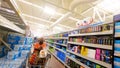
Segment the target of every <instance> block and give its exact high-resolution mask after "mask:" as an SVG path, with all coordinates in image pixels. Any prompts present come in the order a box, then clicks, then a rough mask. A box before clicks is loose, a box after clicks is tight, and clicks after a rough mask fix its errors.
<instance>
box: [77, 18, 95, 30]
mask: <svg viewBox="0 0 120 68" xmlns="http://www.w3.org/2000/svg"><path fill="white" fill-rule="evenodd" d="M93 22H94V19H93V18H92V17H87V18H85V19H84V20H81V21H79V22H77V23H76V26H77V28H79V27H81V26H87V25H90V24H92V23H93Z"/></svg>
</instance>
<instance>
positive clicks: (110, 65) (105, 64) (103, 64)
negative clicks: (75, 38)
mask: <svg viewBox="0 0 120 68" xmlns="http://www.w3.org/2000/svg"><path fill="white" fill-rule="evenodd" d="M67 51H68V52H70V53H72V54H74V55H77V56H79V57H82V58H84V59H87V60H89V61H92V62H94V63H97V64H100V65H102V66H105V67H107V68H112V64H108V63H105V62H103V61H99V60H95V59H92V58H89V57H86V56H82V55H80V54H78V53H74V52H72V51H70V50H67Z"/></svg>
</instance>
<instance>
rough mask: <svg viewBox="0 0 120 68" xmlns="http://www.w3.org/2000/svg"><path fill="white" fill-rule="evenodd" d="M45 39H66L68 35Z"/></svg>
mask: <svg viewBox="0 0 120 68" xmlns="http://www.w3.org/2000/svg"><path fill="white" fill-rule="evenodd" d="M46 39H68V37H51V38H46Z"/></svg>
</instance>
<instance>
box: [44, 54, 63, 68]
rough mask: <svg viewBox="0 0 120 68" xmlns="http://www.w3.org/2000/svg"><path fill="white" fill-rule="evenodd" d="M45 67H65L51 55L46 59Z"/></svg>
mask: <svg viewBox="0 0 120 68" xmlns="http://www.w3.org/2000/svg"><path fill="white" fill-rule="evenodd" d="M46 68H65V67H64V65H63V64H62V63H60V62H59V60H57V59H56V58H55V57H54V56H53V55H52V56H51V59H50V60H49V61H48V64H47V66H46Z"/></svg>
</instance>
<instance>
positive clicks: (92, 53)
mask: <svg viewBox="0 0 120 68" xmlns="http://www.w3.org/2000/svg"><path fill="white" fill-rule="evenodd" d="M95 53H96V52H95V49H88V54H87V56H88V57H90V58H93V59H95Z"/></svg>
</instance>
